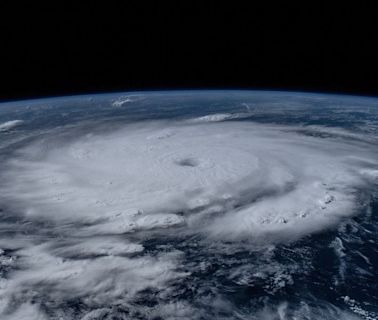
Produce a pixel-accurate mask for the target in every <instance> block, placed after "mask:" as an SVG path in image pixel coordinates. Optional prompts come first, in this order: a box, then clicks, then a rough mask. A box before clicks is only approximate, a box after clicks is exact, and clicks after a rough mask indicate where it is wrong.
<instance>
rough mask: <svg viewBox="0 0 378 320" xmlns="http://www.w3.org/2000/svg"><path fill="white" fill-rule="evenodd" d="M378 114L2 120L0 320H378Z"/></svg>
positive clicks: (269, 107) (357, 110)
mask: <svg viewBox="0 0 378 320" xmlns="http://www.w3.org/2000/svg"><path fill="white" fill-rule="evenodd" d="M377 130H378V99H376V98H368V97H353V96H337V95H325V94H310V93H291V92H274V91H271V92H270V91H265V92H264V91H236V90H235V91H172V92H169V91H168V92H135V93H118V94H102V95H87V96H77V97H62V98H50V99H42V100H29V101H20V102H12V103H3V104H1V105H0V248H1V250H0V318H1V319H3V320H11V319H12V320H14V319H17V320H18V319H28V320H37V319H38V320H46V319H63V320H65V319H69V320H71V319H82V320H90V319H92V320H94V319H113V320H114V319H243V320H244V319H263V320H264V319H280V320H283V319H298V320H299V319H322V320H323V319H369V320H370V319H377V318H378V280H377V279H378V247H377V244H378V202H377V198H376V195H377V190H378V189H377V183H378V131H377Z"/></svg>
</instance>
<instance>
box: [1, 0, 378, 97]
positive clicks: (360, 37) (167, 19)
mask: <svg viewBox="0 0 378 320" xmlns="http://www.w3.org/2000/svg"><path fill="white" fill-rule="evenodd" d="M84 2H85V3H84ZM330 2H331V1H316V2H315V1H314V2H312V5H311V2H307V1H302V3H306V6H298V4H299V3H300V2H295V1H294V2H292V1H274V2H273V1H271V2H270V1H264V2H261V4H255V3H257V2H255V1H240V2H238V1H227V2H221V1H205V0H203V1H194V0H193V1H178V0H177V1H143V0H139V1H131V0H128V1H119V2H111V1H102V2H101V3H100V2H95V1H75V2H70V1H60V2H59V1H50V2H49V3H50V4H42V2H40V3H39V2H35V1H30V2H29V1H28V2H26V1H24V2H20V1H17V0H12V1H5V0H2V1H1V2H0V41H1V46H0V79H1V80H0V82H1V83H0V99H1V100H5V99H20V98H26V97H39V96H46V95H47V96H49V95H63V94H76V93H87V92H99V91H100V92H104V91H120V90H138V89H169V88H268V89H288V90H309V91H331V92H346V93H358V94H371V95H378V49H377V48H376V47H375V45H376V43H377V39H378V29H377V26H378V23H377V21H378V14H377V12H378V11H377V10H376V9H375V7H374V1H371V2H369V1H354V4H353V5H351V4H347V3H346V1H344V2H339V5H338V6H336V5H335V2H333V3H334V4H333V6H332V7H330V4H329V3H330ZM362 2H363V3H362ZM278 3H280V4H278Z"/></svg>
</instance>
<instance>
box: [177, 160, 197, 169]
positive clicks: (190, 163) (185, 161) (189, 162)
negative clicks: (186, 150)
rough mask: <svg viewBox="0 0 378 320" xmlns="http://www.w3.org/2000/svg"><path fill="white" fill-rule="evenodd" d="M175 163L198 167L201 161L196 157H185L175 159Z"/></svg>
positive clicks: (182, 165)
mask: <svg viewBox="0 0 378 320" xmlns="http://www.w3.org/2000/svg"><path fill="white" fill-rule="evenodd" d="M175 163H176V164H177V165H179V166H181V167H197V166H198V165H199V161H198V160H197V159H194V158H184V159H180V160H177V161H175Z"/></svg>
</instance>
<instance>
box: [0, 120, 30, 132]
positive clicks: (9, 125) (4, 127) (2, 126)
mask: <svg viewBox="0 0 378 320" xmlns="http://www.w3.org/2000/svg"><path fill="white" fill-rule="evenodd" d="M23 122H24V121H22V120H12V121H7V122H3V123H0V132H5V131H9V130H11V129H13V128H15V127H17V126H19V125H21V124H22V123H23Z"/></svg>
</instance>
